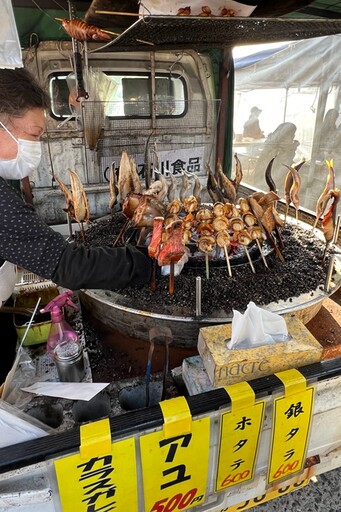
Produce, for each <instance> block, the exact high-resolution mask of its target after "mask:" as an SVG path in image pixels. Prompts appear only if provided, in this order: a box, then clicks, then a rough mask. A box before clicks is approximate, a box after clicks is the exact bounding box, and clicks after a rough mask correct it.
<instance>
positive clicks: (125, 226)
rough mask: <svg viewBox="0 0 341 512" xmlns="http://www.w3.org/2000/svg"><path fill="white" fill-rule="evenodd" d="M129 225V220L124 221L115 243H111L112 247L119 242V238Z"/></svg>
mask: <svg viewBox="0 0 341 512" xmlns="http://www.w3.org/2000/svg"><path fill="white" fill-rule="evenodd" d="M129 223H130V219H126V221H125V223H124V225H123V227H122V229H121V231H120V232H119V234H118V236H117V238H116V240H115V242H114V243H113V247H116V246H117V244H118V242H120V241H121V238H122V236H123V235H124V233H125V232H126V230H127V229H128V226H129Z"/></svg>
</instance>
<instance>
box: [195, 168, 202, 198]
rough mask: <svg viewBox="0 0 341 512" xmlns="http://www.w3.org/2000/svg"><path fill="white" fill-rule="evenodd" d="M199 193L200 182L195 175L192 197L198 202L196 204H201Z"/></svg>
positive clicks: (200, 188)
mask: <svg viewBox="0 0 341 512" xmlns="http://www.w3.org/2000/svg"><path fill="white" fill-rule="evenodd" d="M201 191H202V184H201V181H200V179H199V177H198V176H197V175H196V174H194V187H193V195H194V197H195V198H196V200H197V201H198V204H200V203H201V196H200V194H201Z"/></svg>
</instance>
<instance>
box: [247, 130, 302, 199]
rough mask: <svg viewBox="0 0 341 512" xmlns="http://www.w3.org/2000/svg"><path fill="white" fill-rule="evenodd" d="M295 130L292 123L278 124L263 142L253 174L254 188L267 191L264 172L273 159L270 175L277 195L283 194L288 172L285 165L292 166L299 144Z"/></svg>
mask: <svg viewBox="0 0 341 512" xmlns="http://www.w3.org/2000/svg"><path fill="white" fill-rule="evenodd" d="M296 130H297V127H296V125H295V124H294V123H289V122H286V123H281V124H279V125H278V126H277V128H276V129H275V130H274V131H273V132H272V133H269V135H268V137H267V139H266V140H265V141H264V145H263V149H262V151H261V153H260V155H259V158H258V161H257V164H256V166H255V170H254V173H253V184H254V185H255V186H256V187H258V188H260V189H262V190H268V186H267V184H266V181H265V171H266V168H267V166H268V164H269V162H270V160H271V159H272V158H274V157H275V160H274V162H273V164H272V171H271V175H272V179H273V180H274V182H275V184H276V186H277V190H278V191H279V194H282V193H283V187H284V181H285V176H286V174H287V172H288V169H287V168H286V167H285V165H288V166H290V165H292V164H293V162H294V158H295V155H296V150H297V148H298V146H299V144H300V143H299V142H298V140H296V139H295V134H296ZM283 164H284V165H283Z"/></svg>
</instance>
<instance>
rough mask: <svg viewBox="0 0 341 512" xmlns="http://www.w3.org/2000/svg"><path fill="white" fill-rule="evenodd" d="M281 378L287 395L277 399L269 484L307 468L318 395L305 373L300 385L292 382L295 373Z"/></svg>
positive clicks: (299, 381)
mask: <svg viewBox="0 0 341 512" xmlns="http://www.w3.org/2000/svg"><path fill="white" fill-rule="evenodd" d="M289 372H291V373H289ZM295 372H297V373H299V372H298V371H297V370H295ZM286 373H287V374H289V379H288V380H287V376H286V375H285V374H286ZM277 376H278V377H280V378H281V380H282V381H283V382H284V384H285V388H286V394H285V396H283V397H279V398H276V399H275V400H274V410H273V429H272V442H271V453H270V463H269V470H268V482H269V483H272V482H275V481H277V480H281V479H283V478H288V477H290V476H291V475H292V474H294V473H297V472H299V471H301V470H302V469H303V468H304V462H305V459H306V453H307V447H308V438H309V432H310V425H311V418H312V413H313V403H314V394H315V388H314V387H313V386H312V387H309V388H307V387H306V381H305V379H304V377H303V376H302V375H301V374H300V377H301V379H299V378H298V380H297V383H296V384H295V382H290V378H291V376H294V377H295V374H294V373H293V370H289V371H287V372H281V374H277ZM295 389H296V391H295Z"/></svg>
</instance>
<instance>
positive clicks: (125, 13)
mask: <svg viewBox="0 0 341 512" xmlns="http://www.w3.org/2000/svg"><path fill="white" fill-rule="evenodd" d="M95 13H96V14H112V15H114V16H134V17H135V18H136V17H137V16H146V15H145V14H142V13H138V12H137V13H134V12H120V11H95Z"/></svg>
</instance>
